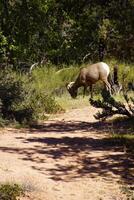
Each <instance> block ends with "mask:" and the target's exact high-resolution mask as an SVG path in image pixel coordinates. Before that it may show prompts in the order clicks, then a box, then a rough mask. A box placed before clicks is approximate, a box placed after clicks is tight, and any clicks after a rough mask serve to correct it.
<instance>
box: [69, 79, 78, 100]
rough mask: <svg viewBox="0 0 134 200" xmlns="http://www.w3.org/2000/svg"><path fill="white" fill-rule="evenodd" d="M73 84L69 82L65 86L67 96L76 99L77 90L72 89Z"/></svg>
mask: <svg viewBox="0 0 134 200" xmlns="http://www.w3.org/2000/svg"><path fill="white" fill-rule="evenodd" d="M74 83H75V82H70V83H68V84H67V85H66V87H67V90H68V92H69V94H70V95H71V97H72V98H76V97H77V90H76V89H75V88H74V87H73V86H74Z"/></svg>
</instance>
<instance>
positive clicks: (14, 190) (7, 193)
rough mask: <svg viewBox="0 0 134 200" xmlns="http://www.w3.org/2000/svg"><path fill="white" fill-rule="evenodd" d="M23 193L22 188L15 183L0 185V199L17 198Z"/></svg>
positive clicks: (11, 199) (13, 199)
mask: <svg viewBox="0 0 134 200" xmlns="http://www.w3.org/2000/svg"><path fill="white" fill-rule="evenodd" d="M21 195H23V190H22V188H21V187H20V186H19V185H17V184H8V183H7V184H1V185H0V199H1V200H17V199H18V197H20V196H21Z"/></svg>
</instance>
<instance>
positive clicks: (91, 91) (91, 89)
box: [90, 84, 93, 99]
mask: <svg viewBox="0 0 134 200" xmlns="http://www.w3.org/2000/svg"><path fill="white" fill-rule="evenodd" d="M90 94H91V99H93V87H92V84H91V85H90Z"/></svg>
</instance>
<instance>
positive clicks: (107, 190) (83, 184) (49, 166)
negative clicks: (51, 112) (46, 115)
mask: <svg viewBox="0 0 134 200" xmlns="http://www.w3.org/2000/svg"><path fill="white" fill-rule="evenodd" d="M95 113H96V109H94V108H92V107H86V108H82V109H73V110H71V111H67V112H66V113H64V114H60V115H57V116H55V117H54V118H53V119H51V120H49V121H46V122H44V123H43V124H41V125H38V126H36V127H34V128H32V129H10V128H4V129H0V182H6V181H8V182H17V183H21V184H22V185H23V187H24V188H25V189H26V190H27V192H28V193H29V194H31V197H29V199H36V200H38V199H40V200H126V199H127V198H126V196H125V195H124V194H123V192H122V190H121V185H122V183H127V184H131V183H133V180H134V174H133V169H134V162H133V161H134V160H132V158H131V157H129V156H128V155H126V154H125V152H124V149H123V147H121V146H119V145H116V144H114V143H112V142H111V141H110V137H109V135H110V133H112V131H113V130H112V128H111V127H110V125H108V124H107V123H106V122H105V123H104V122H98V121H96V120H95V119H94V117H93V114H95ZM24 199H27V198H26V197H24Z"/></svg>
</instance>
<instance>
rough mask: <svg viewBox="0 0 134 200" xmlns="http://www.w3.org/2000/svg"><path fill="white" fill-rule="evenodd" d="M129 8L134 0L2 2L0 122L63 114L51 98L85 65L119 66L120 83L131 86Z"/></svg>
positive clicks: (133, 36) (133, 20)
mask: <svg viewBox="0 0 134 200" xmlns="http://www.w3.org/2000/svg"><path fill="white" fill-rule="evenodd" d="M133 10H134V0H123V1H115V0H112V1H108V0H107V1H106V0H99V1H98V0H90V1H85V0H84V1H76V0H70V1H65V0H63V1H59V0H30V1H29V0H2V1H0V123H1V124H3V119H4V121H5V120H7V121H10V120H11V121H13V120H15V121H19V122H20V123H22V122H28V123H29V122H30V121H31V120H35V119H39V118H40V119H42V118H44V117H45V116H46V114H47V113H53V112H57V111H61V110H62V108H61V106H59V105H58V103H56V101H55V96H61V95H63V94H65V93H66V88H65V85H66V83H67V82H69V81H72V80H73V79H74V78H75V76H76V74H77V72H78V70H79V67H81V66H83V65H84V63H85V62H96V61H98V60H104V61H106V62H107V60H108V64H110V66H111V68H112V67H113V66H114V65H115V64H117V63H118V65H119V80H120V81H123V80H125V82H124V83H123V84H124V85H125V87H127V84H128V82H129V81H130V82H133V79H134V70H133V64H132V63H133V62H134V29H133V24H134V15H133ZM36 62H37V63H38V66H39V67H38V68H37V69H36V68H35V69H34V70H33V71H32V73H31V74H25V73H23V72H25V71H26V70H28V72H29V69H30V66H31V65H32V64H34V63H36ZM122 63H123V64H122ZM126 63H127V64H128V65H126ZM127 66H129V67H127ZM126 74H127V78H125V79H124V77H123V76H126ZM98 86H99V85H98ZM99 88H100V87H98V89H97V90H96V93H98V91H99V90H100V89H99Z"/></svg>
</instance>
